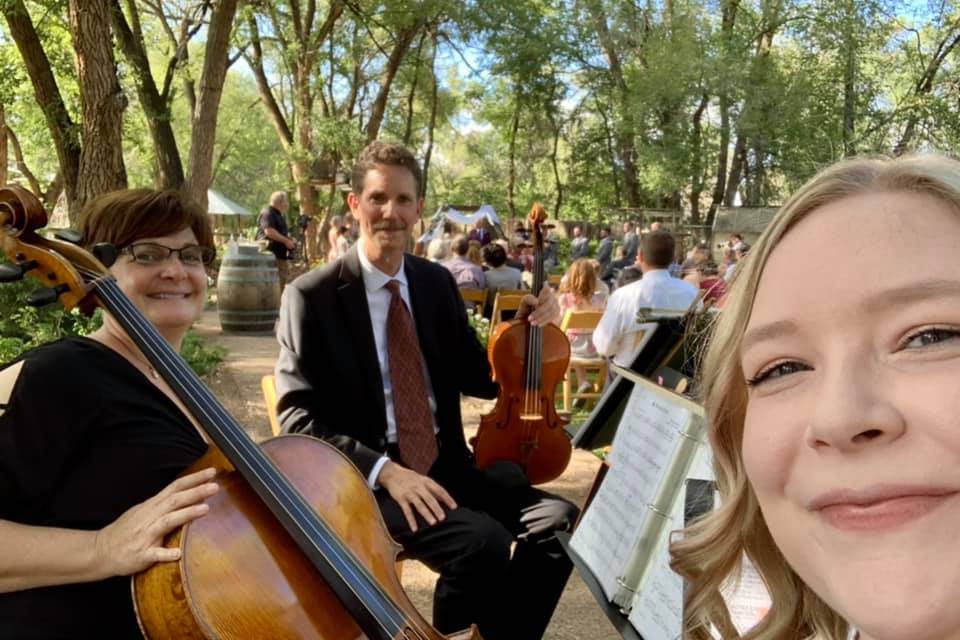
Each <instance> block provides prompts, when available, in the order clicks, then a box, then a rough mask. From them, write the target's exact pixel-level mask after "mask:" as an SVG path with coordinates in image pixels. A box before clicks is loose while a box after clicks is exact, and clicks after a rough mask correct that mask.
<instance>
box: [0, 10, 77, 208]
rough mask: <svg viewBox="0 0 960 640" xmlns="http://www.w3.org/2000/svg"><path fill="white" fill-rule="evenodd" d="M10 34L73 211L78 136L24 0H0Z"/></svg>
mask: <svg viewBox="0 0 960 640" xmlns="http://www.w3.org/2000/svg"><path fill="white" fill-rule="evenodd" d="M0 7H2V11H3V15H4V17H5V18H6V20H7V26H8V27H9V28H10V35H11V36H12V37H13V40H14V42H16V44H17V50H18V51H19V52H20V57H21V58H22V60H23V64H24V66H25V67H26V69H27V74H28V75H29V76H30V83H31V84H32V85H33V93H34V96H35V97H36V100H37V104H38V105H39V106H40V109H41V110H42V111H43V116H44V119H45V120H46V123H47V129H48V130H49V131H50V137H51V138H52V139H53V146H54V149H55V150H56V153H57V161H58V164H59V166H60V171H61V173H62V175H63V182H64V189H65V190H66V195H67V207H68V209H69V210H70V211H71V212H73V211H75V210H77V209H78V206H77V176H78V174H79V172H80V136H79V132H78V130H77V126H76V125H75V124H74V122H73V120H71V118H70V113H69V112H68V111H67V106H66V104H64V102H63V98H62V97H61V95H60V88H59V87H58V86H57V81H56V79H55V78H54V76H53V71H52V70H51V68H50V60H49V59H48V58H47V53H46V51H44V49H43V45H42V44H41V42H40V38H39V37H38V36H37V32H36V30H35V29H34V27H33V22H32V21H31V20H30V14H29V13H27V8H26V6H24V4H23V0H9V1H7V2H0Z"/></svg>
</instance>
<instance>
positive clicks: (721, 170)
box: [705, 0, 740, 227]
mask: <svg viewBox="0 0 960 640" xmlns="http://www.w3.org/2000/svg"><path fill="white" fill-rule="evenodd" d="M739 7H740V0H726V1H725V2H723V4H722V6H721V13H722V15H721V18H722V22H721V30H722V32H723V40H722V41H721V47H722V52H723V56H722V61H721V62H722V63H723V64H724V65H730V64H732V60H731V59H730V53H731V51H732V49H733V46H734V45H733V28H734V25H735V24H736V21H737V10H738V9H739ZM722 82H724V84H723V85H721V88H720V92H719V93H720V95H719V98H720V146H719V149H718V150H717V173H716V182H714V184H713V194H712V195H711V197H710V209H709V210H708V211H707V219H706V221H705V224H707V225H710V226H711V227H712V226H713V220H714V218H715V217H716V215H717V209H718V208H719V207H720V204H721V203H722V202H724V201H725V199H726V198H725V196H726V193H727V162H728V157H729V153H730V89H729V87H727V86H726V84H725V82H726V81H722Z"/></svg>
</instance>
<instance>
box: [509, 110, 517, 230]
mask: <svg viewBox="0 0 960 640" xmlns="http://www.w3.org/2000/svg"><path fill="white" fill-rule="evenodd" d="M514 100H516V101H517V104H516V105H515V106H514V109H513V124H512V125H511V127H510V173H509V174H508V177H507V210H508V211H509V212H510V217H511V218H516V217H517V208H516V204H515V203H514V200H513V190H514V187H515V185H516V182H517V130H518V129H519V128H520V99H519V98H518V97H515V98H514Z"/></svg>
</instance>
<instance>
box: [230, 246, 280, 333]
mask: <svg viewBox="0 0 960 640" xmlns="http://www.w3.org/2000/svg"><path fill="white" fill-rule="evenodd" d="M279 310H280V277H279V275H278V273H277V259H276V258H275V257H274V255H273V254H272V253H260V251H259V247H257V246H256V245H240V246H239V247H237V252H236V253H232V252H228V253H227V254H226V255H224V257H223V262H222V263H221V264H220V274H219V276H218V277H217V314H218V315H219V317H220V327H221V328H222V329H223V330H224V331H235V332H242V333H272V332H273V325H274V323H275V322H276V320H277V314H278V312H279Z"/></svg>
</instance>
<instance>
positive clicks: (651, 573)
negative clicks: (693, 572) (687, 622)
mask: <svg viewBox="0 0 960 640" xmlns="http://www.w3.org/2000/svg"><path fill="white" fill-rule="evenodd" d="M710 465H711V461H710V451H709V448H708V447H700V448H699V449H698V450H697V453H696V454H695V455H694V459H693V462H692V463H691V465H690V471H689V472H688V473H687V477H688V478H696V479H698V480H712V479H713V469H712V468H711V466H710ZM685 504H686V491H681V492H680V494H679V495H678V496H677V499H676V501H675V502H674V503H673V508H672V509H671V510H670V515H671V519H670V527H669V528H668V529H667V530H665V531H664V533H663V535H662V536H661V537H660V539H659V541H658V544H657V548H656V551H654V559H653V561H652V562H651V563H650V569H649V570H648V571H647V575H646V576H645V578H644V581H643V584H641V585H640V590H639V591H637V595H636V596H635V597H634V600H633V607H632V608H631V609H630V617H629V620H630V624H632V625H633V628H634V629H636V630H637V631H638V632H639V633H640V635H641V636H643V640H677V639H678V638H680V637H681V631H682V629H683V579H682V578H681V577H680V576H679V575H677V574H676V573H674V572H673V569H671V568H670V533H671V532H672V531H679V530H680V529H683V527H684V526H685V524H684V505H685Z"/></svg>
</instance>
